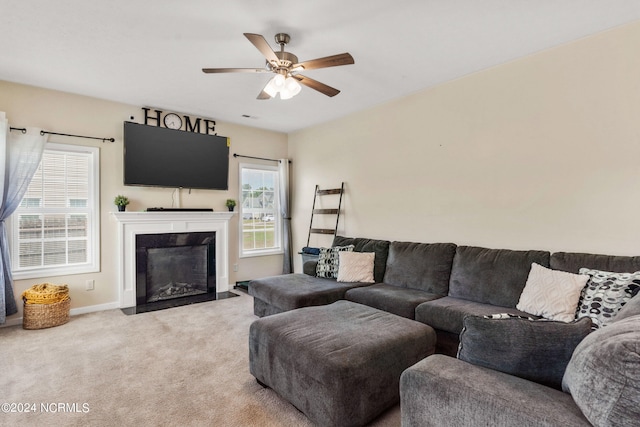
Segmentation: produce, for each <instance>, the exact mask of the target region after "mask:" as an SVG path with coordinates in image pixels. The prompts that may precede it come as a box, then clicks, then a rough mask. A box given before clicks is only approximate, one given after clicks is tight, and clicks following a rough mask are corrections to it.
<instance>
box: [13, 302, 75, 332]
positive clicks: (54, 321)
mask: <svg viewBox="0 0 640 427" xmlns="http://www.w3.org/2000/svg"><path fill="white" fill-rule="evenodd" d="M70 306H71V300H70V299H66V300H64V301H60V302H56V303H53V304H26V303H25V304H24V313H23V315H22V327H23V328H24V329H44V328H51V327H53V326H58V325H63V324H65V323H67V322H68V321H69V307H70Z"/></svg>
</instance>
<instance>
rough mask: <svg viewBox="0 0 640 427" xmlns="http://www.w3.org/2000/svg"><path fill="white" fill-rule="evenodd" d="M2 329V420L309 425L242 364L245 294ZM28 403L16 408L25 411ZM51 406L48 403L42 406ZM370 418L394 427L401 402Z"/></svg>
mask: <svg viewBox="0 0 640 427" xmlns="http://www.w3.org/2000/svg"><path fill="white" fill-rule="evenodd" d="M238 293H239V294H240V297H238V298H230V299H225V300H219V301H212V302H206V303H200V304H194V305H189V306H184V307H177V308H172V309H168V310H162V311H156V312H151V313H143V314H136V315H133V316H126V315H124V314H123V313H122V312H121V311H120V310H110V311H103V312H98V313H91V314H86V315H81V316H75V317H72V318H71V320H70V321H69V323H67V324H65V325H61V326H58V327H55V328H49V329H41V330H35V331H33V330H32V331H27V330H24V329H22V328H21V327H19V326H15V327H7V328H0V366H1V367H2V370H1V372H0V403H2V404H5V403H8V404H10V405H9V407H7V405H6V404H5V405H3V406H2V411H3V412H4V411H6V409H7V408H9V410H22V411H23V412H22V413H11V412H10V413H0V425H3V426H4V425H7V426H9V425H11V426H307V425H311V423H310V422H309V420H308V419H307V418H306V417H305V416H304V415H303V414H302V413H301V412H299V411H298V410H297V409H295V408H294V407H293V406H292V405H290V404H289V403H288V402H286V401H285V400H283V399H281V398H280V397H279V396H278V395H276V394H275V393H274V392H273V391H272V390H270V389H264V388H262V387H260V386H259V385H258V384H257V383H256V381H255V379H254V378H253V376H251V374H250V373H249V354H248V334H249V325H250V324H251V322H252V321H254V320H255V319H256V318H257V317H255V316H254V315H253V310H252V306H253V300H252V298H251V297H250V296H248V295H247V294H245V293H243V292H238ZM34 409H35V412H28V413H26V412H24V411H25V410H30V411H33V410H34ZM47 411H49V412H47ZM373 425H375V426H385V427H386V426H399V425H400V409H399V405H397V406H396V407H394V408H392V409H390V410H389V411H387V412H386V413H385V414H383V415H382V416H381V417H380V418H378V419H377V420H376V421H375V422H374V423H373Z"/></svg>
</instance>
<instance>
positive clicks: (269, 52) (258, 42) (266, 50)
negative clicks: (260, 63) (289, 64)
mask: <svg viewBox="0 0 640 427" xmlns="http://www.w3.org/2000/svg"><path fill="white" fill-rule="evenodd" d="M244 36H245V37H246V38H248V39H249V41H250V42H251V43H252V44H253V45H254V46H255V47H257V48H258V50H259V51H260V52H261V53H262V54H263V55H264V57H265V58H267V61H269V62H270V63H274V62H275V63H276V64H277V63H278V57H277V56H276V53H275V52H274V51H273V49H271V46H269V43H267V41H266V40H265V39H264V37H262V36H261V35H260V34H251V33H244Z"/></svg>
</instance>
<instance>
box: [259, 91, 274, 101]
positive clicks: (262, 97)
mask: <svg viewBox="0 0 640 427" xmlns="http://www.w3.org/2000/svg"><path fill="white" fill-rule="evenodd" d="M256 99H271V95H269V94H268V93H267V92H265V91H262V92H260V94H259V95H258V97H257V98H256Z"/></svg>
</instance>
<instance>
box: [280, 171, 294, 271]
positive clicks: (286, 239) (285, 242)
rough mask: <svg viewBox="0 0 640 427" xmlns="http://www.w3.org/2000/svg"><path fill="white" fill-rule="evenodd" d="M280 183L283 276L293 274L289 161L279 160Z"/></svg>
mask: <svg viewBox="0 0 640 427" xmlns="http://www.w3.org/2000/svg"><path fill="white" fill-rule="evenodd" d="M278 163H279V166H278V172H279V178H280V179H279V181H280V213H281V214H282V230H283V233H282V249H283V250H284V257H283V261H282V274H288V273H293V257H292V254H291V246H292V245H291V212H290V205H291V190H290V189H289V159H280V160H278Z"/></svg>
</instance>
